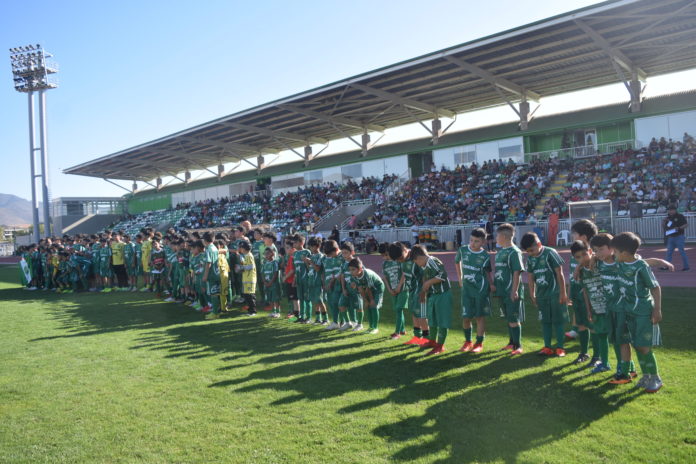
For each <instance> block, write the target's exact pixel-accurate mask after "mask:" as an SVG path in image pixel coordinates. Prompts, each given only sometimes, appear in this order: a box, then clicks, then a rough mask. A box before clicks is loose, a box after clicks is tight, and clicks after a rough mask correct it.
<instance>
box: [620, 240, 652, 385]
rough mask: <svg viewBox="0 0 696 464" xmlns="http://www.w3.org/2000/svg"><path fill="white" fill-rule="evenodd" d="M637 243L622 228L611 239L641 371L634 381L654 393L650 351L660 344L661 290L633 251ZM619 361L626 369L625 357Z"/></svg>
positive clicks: (629, 327) (638, 242)
mask: <svg viewBox="0 0 696 464" xmlns="http://www.w3.org/2000/svg"><path fill="white" fill-rule="evenodd" d="M640 243H641V242H640V238H639V237H638V236H637V235H635V234H634V233H632V232H622V233H620V234H619V235H617V236H616V237H614V238H613V239H612V241H611V246H612V248H614V250H615V252H616V255H617V256H616V257H617V260H618V266H619V271H618V283H619V294H620V295H621V298H620V300H619V304H620V305H622V306H623V309H624V311H625V315H626V325H627V327H628V331H629V333H630V334H631V340H632V343H633V348H634V349H635V351H636V356H637V357H638V363H639V364H640V368H641V371H642V373H643V377H642V378H641V379H640V380H639V381H638V384H637V385H638V387H642V388H645V391H646V392H648V393H655V392H657V391H658V390H659V389H660V388H662V379H661V378H660V375H659V372H658V366H657V360H656V359H655V354H654V353H653V351H652V347H653V346H657V345H661V344H662V337H661V335H660V327H659V325H658V324H659V322H660V321H661V320H662V293H661V290H660V285H659V284H658V283H657V280H655V276H654V275H653V273H652V271H651V270H650V266H649V265H648V263H646V262H645V261H644V260H642V259H640V258H639V257H638V256H637V255H636V252H637V251H638V247H639V246H640ZM622 364H623V366H622V372H628V370H629V366H628V364H629V362H628V360H626V359H622Z"/></svg>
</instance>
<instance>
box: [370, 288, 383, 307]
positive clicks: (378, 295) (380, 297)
mask: <svg viewBox="0 0 696 464" xmlns="http://www.w3.org/2000/svg"><path fill="white" fill-rule="evenodd" d="M372 296H373V297H374V298H375V305H374V306H370V308H377V309H380V308H381V307H382V303H383V302H384V292H381V293H379V292H377V293H373V294H372ZM366 303H367V301H366Z"/></svg>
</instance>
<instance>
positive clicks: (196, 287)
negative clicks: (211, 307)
mask: <svg viewBox="0 0 696 464" xmlns="http://www.w3.org/2000/svg"><path fill="white" fill-rule="evenodd" d="M204 249H205V245H204V244H203V240H196V241H194V242H193V245H192V246H191V259H190V266H191V270H192V271H193V276H192V283H193V294H194V303H193V304H192V305H191V307H192V308H193V309H195V310H196V311H201V310H202V309H203V308H204V307H206V306H207V305H208V302H207V300H206V296H205V286H204V284H203V273H204V272H205V263H204V262H203V250H204Z"/></svg>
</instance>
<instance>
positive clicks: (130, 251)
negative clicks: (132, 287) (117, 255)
mask: <svg viewBox="0 0 696 464" xmlns="http://www.w3.org/2000/svg"><path fill="white" fill-rule="evenodd" d="M134 256H135V244H134V243H133V242H128V243H124V244H123V260H124V261H125V264H126V266H132V265H133V257H134Z"/></svg>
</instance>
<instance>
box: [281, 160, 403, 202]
mask: <svg viewBox="0 0 696 464" xmlns="http://www.w3.org/2000/svg"><path fill="white" fill-rule="evenodd" d="M407 173H408V156H407V155H401V156H392V157H390V158H381V159H376V160H366V161H363V162H361V163H352V164H346V165H343V166H334V167H330V168H323V169H315V170H311V171H305V172H296V173H293V174H285V175H282V176H273V177H271V189H272V190H273V195H277V194H279V193H282V192H290V191H294V190H297V189H298V188H299V187H304V186H306V185H312V184H321V183H326V182H336V183H345V182H347V181H349V180H353V181H356V182H360V180H362V178H363V177H377V178H379V179H381V178H382V177H384V176H385V175H387V174H389V175H394V174H396V175H399V176H400V175H407Z"/></svg>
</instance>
